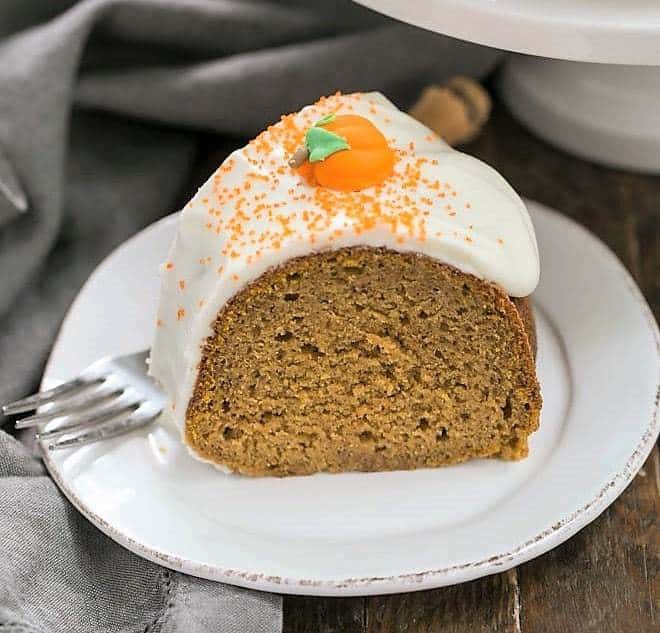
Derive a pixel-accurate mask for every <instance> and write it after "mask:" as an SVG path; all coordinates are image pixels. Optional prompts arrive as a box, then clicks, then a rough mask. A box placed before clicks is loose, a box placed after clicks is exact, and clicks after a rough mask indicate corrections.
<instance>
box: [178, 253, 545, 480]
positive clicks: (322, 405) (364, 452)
mask: <svg viewBox="0 0 660 633" xmlns="http://www.w3.org/2000/svg"><path fill="white" fill-rule="evenodd" d="M533 347H534V332H533V321H532V318H531V312H530V309H529V301H528V300H527V299H522V300H521V299H513V300H512V299H510V298H509V297H508V296H507V295H506V293H505V292H503V291H502V290H501V289H500V288H499V287H498V286H496V285H494V284H491V283H488V282H485V281H482V280H480V279H477V278H476V277H474V276H472V275H469V274H466V273H462V272H459V271H458V270H456V269H455V268H452V267H451V266H448V265H446V264H443V263H441V262H439V261H437V260H435V259H432V258H430V257H427V256H423V255H418V254H414V253H399V252H394V251H391V250H386V249H378V248H370V247H355V248H345V249H341V250H337V251H326V252H323V253H317V254H313V255H308V256H305V257H301V258H297V259H293V260H290V261H288V262H287V263H286V264H285V265H283V266H281V267H278V268H275V269H272V270H270V271H268V272H267V273H265V274H264V275H262V276H261V277H260V278H259V279H257V280H256V281H255V282H254V283H252V284H250V285H249V286H247V287H245V288H244V289H243V290H242V291H240V292H239V293H238V294H237V295H236V296H235V297H234V298H233V299H232V300H231V301H230V302H229V303H227V304H226V305H225V306H224V307H223V308H222V310H221V312H220V313H219V315H218V317H217V319H216V321H215V323H214V324H213V333H212V335H211V336H210V337H209V338H208V339H207V341H206V343H205V345H204V350H203V354H202V360H201V365H200V368H199V373H198V378H197V382H196V385H195V389H194V393H193V397H192V399H191V401H190V403H189V406H188V409H187V415H186V424H185V434H186V440H187V442H188V443H189V444H190V446H191V447H192V448H193V449H194V450H195V451H196V452H197V453H198V454H199V455H200V456H201V457H202V458H204V459H208V460H210V461H213V462H215V463H217V464H221V465H224V466H226V467H228V468H229V469H231V470H232V471H235V472H239V473H243V474H247V475H275V476H284V475H303V474H310V473H314V472H318V471H328V472H338V471H347V470H349V471H350V470H353V471H375V470H394V469H409V468H419V467H432V466H439V465H444V464H452V463H457V462H461V461H464V460H466V459H469V458H473V457H501V458H504V459H519V458H521V457H524V456H525V455H526V454H527V436H528V435H529V433H531V432H532V431H534V430H535V429H536V428H537V426H538V420H539V411H540V407H541V398H540V393H539V387H538V383H537V381H536V377H535V370H534V354H533Z"/></svg>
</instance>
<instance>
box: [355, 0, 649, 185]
mask: <svg viewBox="0 0 660 633" xmlns="http://www.w3.org/2000/svg"><path fill="white" fill-rule="evenodd" d="M357 1H358V2H359V3H360V4H364V5H365V6H368V7H370V8H372V9H375V10H376V11H380V12H381V13H385V14H387V15H389V16H391V17H394V18H397V19H399V20H402V21H404V22H408V23H410V24H414V25H416V26H420V27H423V28H426V29H429V30H432V31H436V32H438V33H444V34H446V35H450V36H452V37H456V38H459V39H463V40H468V41H471V42H476V43H479V44H485V45H487V46H493V47H495V48H500V49H504V50H509V51H514V52H518V53H527V54H530V55H536V56H539V57H540V58H533V57H526V56H522V55H521V56H516V57H513V58H512V59H511V60H509V61H508V63H507V64H506V66H505V68H504V71H503V73H502V75H501V77H500V82H499V90H500V93H501V96H502V98H503V100H504V101H505V102H506V104H507V105H508V106H509V108H510V109H511V111H512V112H513V114H514V115H515V116H516V117H518V118H519V119H520V120H521V121H522V122H523V123H525V124H526V125H527V126H528V127H529V128H531V129H532V130H533V131H535V132H536V133H537V134H539V135H540V136H542V137H543V138H544V139H546V140H547V141H548V142H550V143H553V144H555V145H557V146H559V147H561V148H562V149H565V150H567V151H569V152H571V153H573V154H577V155H579V156H582V157H585V158H587V159H592V160H595V161H598V162H601V163H604V164H607V165H610V166H614V167H624V168H628V169H636V170H640V171H648V172H660V2H658V0H414V1H410V2H408V1H401V0H357ZM543 58H555V59H543ZM561 60H566V61H561Z"/></svg>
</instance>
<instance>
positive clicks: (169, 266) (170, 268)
mask: <svg viewBox="0 0 660 633" xmlns="http://www.w3.org/2000/svg"><path fill="white" fill-rule="evenodd" d="M173 268H174V264H173V263H172V262H165V270H172V269H173Z"/></svg>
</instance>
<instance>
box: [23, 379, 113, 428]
mask: <svg viewBox="0 0 660 633" xmlns="http://www.w3.org/2000/svg"><path fill="white" fill-rule="evenodd" d="M123 393H124V389H116V390H114V391H111V392H110V393H103V394H100V395H97V396H96V397H91V398H88V399H87V400H84V401H83V402H81V403H80V404H78V405H76V406H73V407H68V408H58V409H57V410H56V411H50V412H47V413H38V414H36V415H31V416H29V417H27V418H22V419H21V420H17V422H16V424H15V425H14V426H15V428H17V429H26V428H28V427H30V426H37V425H38V424H42V423H45V422H50V421H52V420H55V419H56V418H62V417H68V416H70V415H72V414H74V413H80V414H87V415H95V414H97V413H100V411H98V409H102V408H103V406H102V405H105V404H108V403H110V402H112V401H114V400H116V399H117V398H118V397H119V396H121V395H122V394H123Z"/></svg>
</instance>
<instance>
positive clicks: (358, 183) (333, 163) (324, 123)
mask: <svg viewBox="0 0 660 633" xmlns="http://www.w3.org/2000/svg"><path fill="white" fill-rule="evenodd" d="M290 164H291V165H292V166H293V167H299V169H300V172H301V175H302V176H303V177H304V178H305V179H306V180H308V181H310V182H313V183H315V184H318V185H320V186H322V187H328V188H329V189H337V190H339V191H359V190H360V189H366V188H367V187H372V186H374V185H378V184H380V183H381V182H382V181H383V180H385V179H386V178H387V177H388V176H389V175H390V174H391V173H392V170H393V168H394V152H393V151H392V149H391V148H390V147H389V145H388V144H387V140H386V138H385V137H384V136H383V134H382V133H381V132H380V131H379V130H378V128H376V126H375V125H374V124H373V123H371V121H369V120H368V119H365V118H364V117H361V116H358V115H355V114H340V115H333V114H330V115H328V116H325V117H323V118H322V119H321V120H320V121H318V122H317V123H316V124H315V125H314V126H313V127H311V128H310V129H309V130H308V131H307V134H306V135H305V147H304V148H301V149H300V150H298V151H297V152H296V154H295V155H294V157H293V158H292V160H291V163H290Z"/></svg>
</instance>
